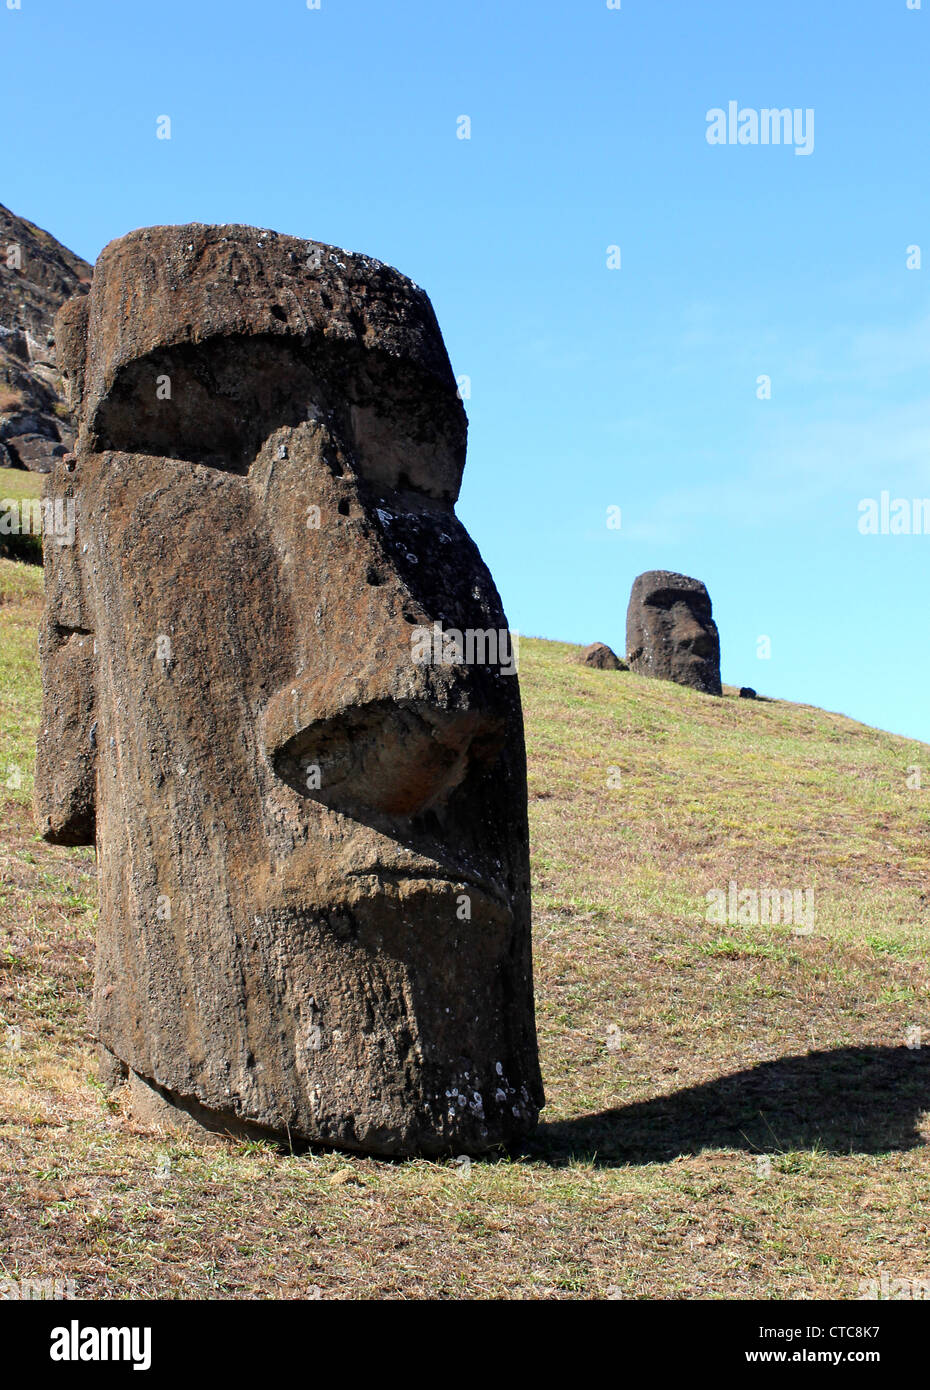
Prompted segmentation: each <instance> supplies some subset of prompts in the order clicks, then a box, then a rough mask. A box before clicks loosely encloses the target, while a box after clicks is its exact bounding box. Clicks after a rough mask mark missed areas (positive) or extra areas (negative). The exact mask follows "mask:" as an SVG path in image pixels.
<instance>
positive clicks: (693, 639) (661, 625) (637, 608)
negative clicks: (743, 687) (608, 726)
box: [626, 570, 723, 695]
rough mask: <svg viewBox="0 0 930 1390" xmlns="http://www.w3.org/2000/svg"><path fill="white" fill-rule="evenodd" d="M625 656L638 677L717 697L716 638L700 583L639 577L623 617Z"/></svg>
mask: <svg viewBox="0 0 930 1390" xmlns="http://www.w3.org/2000/svg"><path fill="white" fill-rule="evenodd" d="M626 654H627V661H628V662H629V663H630V669H631V670H633V671H636V672H637V673H638V674H639V675H641V676H655V677H656V678H657V679H659V680H666V681H675V682H676V683H677V684H678V685H688V686H691V688H692V689H694V690H702V691H704V693H705V694H707V695H720V694H721V693H722V689H723V688H722V686H721V684H720V636H719V634H718V632H717V624H716V623H715V622H714V620H713V617H712V615H711V603H710V595H709V594H708V592H707V589H706V588H705V586H704V585H703V584H702V583H701V581H700V580H699V579H689V578H688V576H687V575H684V574H671V573H670V572H669V571H668V570H648V571H647V572H646V573H645V574H641V575H639V576H638V578H637V579H635V580H634V581H633V589H632V592H631V594H630V605H629V608H628V609H627V615H626Z"/></svg>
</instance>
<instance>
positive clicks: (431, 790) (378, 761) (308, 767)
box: [265, 688, 504, 817]
mask: <svg viewBox="0 0 930 1390" xmlns="http://www.w3.org/2000/svg"><path fill="white" fill-rule="evenodd" d="M299 706H300V692H299V691H298V690H297V689H296V688H292V689H291V690H290V691H282V692H280V693H279V695H278V696H276V697H275V699H274V700H272V702H271V704H270V705H269V707H268V711H267V713H266V718H265V730H266V747H267V749H268V752H269V755H270V757H271V761H272V764H273V766H274V768H275V770H276V772H277V773H278V775H279V776H281V777H282V778H283V779H284V780H285V781H286V782H288V783H289V785H290V786H292V787H294V788H295V789H296V790H299V791H301V792H303V793H304V794H305V795H307V796H311V797H313V798H314V799H315V800H317V801H320V802H322V803H323V804H324V805H325V806H329V807H330V808H331V809H332V810H335V811H341V812H343V813H344V814H347V815H354V816H356V817H364V815H365V813H366V812H377V813H379V814H380V815H384V816H390V817H409V816H415V815H419V814H420V813H422V812H424V811H428V810H432V809H435V808H436V807H438V806H441V805H442V804H443V803H444V802H445V801H446V800H447V799H448V797H449V795H450V794H451V792H452V791H453V790H454V789H455V788H456V787H457V786H458V785H459V784H460V783H461V782H462V781H463V780H464V779H465V777H466V776H467V775H468V773H469V771H470V769H471V768H472V767H474V766H476V765H479V764H480V765H487V764H488V763H489V762H491V761H493V760H494V758H495V757H496V756H497V754H498V753H499V751H500V749H501V747H502V744H503V735H504V729H503V722H502V721H501V720H497V719H494V718H492V717H490V716H489V715H487V714H486V713H484V712H483V711H481V710H478V709H470V708H468V707H467V706H466V707H462V708H453V709H450V708H443V707H442V706H439V705H437V704H435V703H433V702H431V701H430V700H428V699H415V698H406V699H401V700H390V699H386V700H376V701H369V702H367V703H365V704H361V705H356V706H350V707H347V708H345V709H343V710H340V711H339V712H338V713H336V714H333V715H330V716H329V717H326V718H321V719H316V720H312V721H311V722H309V723H304V722H303V720H302V719H301V716H300V713H299ZM295 722H296V723H297V725H298V726H299V727H298V728H297V731H296V732H295V731H294V724H295Z"/></svg>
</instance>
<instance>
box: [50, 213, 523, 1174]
mask: <svg viewBox="0 0 930 1390" xmlns="http://www.w3.org/2000/svg"><path fill="white" fill-rule="evenodd" d="M56 334H57V343H58V353H59V363H60V365H61V367H62V368H63V371H64V373H65V376H66V379H67V382H68V386H69V390H70V393H71V400H72V405H73V407H74V410H75V414H76V417H77V426H78V438H77V443H76V447H75V455H74V457H73V458H70V457H69V458H66V459H65V460H63V461H61V462H59V463H58V464H57V466H56V468H55V471H54V474H53V475H52V478H51V480H50V495H51V497H52V498H54V499H58V500H60V501H61V503H62V505H64V506H67V507H73V515H74V521H75V526H74V535H73V540H74V543H73V544H71V545H69V544H67V543H60V542H59V541H58V540H56V538H54V537H52V536H50V537H49V538H48V539H47V541H46V564H47V578H46V612H45V618H44V623H43V628H42V633H41V643H40V648H41V662H42V678H43V689H44V702H43V715H42V728H41V734H40V738H39V747H38V766H37V778H36V786H37V794H36V795H37V811H38V815H39V818H40V822H41V828H42V833H43V834H44V836H45V837H46V838H47V839H48V840H51V841H53V842H57V843H60V844H93V843H95V842H96V845H97V848H98V862H99V882H100V920H99V929H98V939H97V966H96V980H95V989H94V1014H95V1024H96V1031H97V1036H98V1038H99V1040H100V1042H101V1044H102V1045H103V1048H104V1049H105V1053H104V1055H105V1057H106V1058H107V1059H109V1062H110V1064H111V1066H112V1068H113V1069H114V1070H116V1071H119V1072H121V1073H122V1074H126V1075H128V1077H129V1080H130V1083H131V1085H132V1087H133V1094H134V1097H135V1104H136V1105H137V1106H138V1107H139V1108H140V1110H141V1111H143V1112H146V1111H147V1112H148V1113H149V1114H151V1115H154V1116H155V1117H157V1118H160V1119H162V1120H168V1119H170V1120H172V1121H176V1122H178V1123H181V1124H182V1125H184V1126H188V1127H190V1126H195V1127H201V1128H206V1129H209V1130H215V1131H220V1132H229V1133H235V1134H255V1135H262V1134H265V1135H269V1136H276V1137H280V1138H282V1139H288V1138H289V1139H290V1141H291V1142H294V1141H300V1140H304V1141H312V1142H319V1143H323V1144H327V1145H333V1146H337V1147H345V1148H349V1149H358V1150H363V1151H369V1152H374V1153H384V1154H414V1153H423V1154H439V1153H446V1152H453V1153H458V1152H463V1151H465V1152H468V1151H471V1152H476V1151H480V1150H482V1149H487V1148H488V1147H490V1146H492V1145H495V1144H498V1143H502V1142H508V1141H512V1140H515V1139H518V1138H519V1137H520V1136H522V1135H525V1134H526V1133H527V1132H528V1131H529V1130H531V1129H532V1127H533V1125H534V1124H535V1122H536V1119H537V1114H538V1110H539V1107H540V1106H541V1104H542V1102H543V1096H542V1089H541V1084H540V1077H539V1068H538V1062H537V1048H536V1033H535V1026H534V1017H533V990H532V967H531V954H530V883H529V850H528V835H527V817H526V762H525V753H524V744H523V725H522V715H521V709H520V695H519V690H518V684H517V680H516V678H515V677H514V674H513V670H514V668H513V663H512V660H511V654H510V652H509V649H507V650H505V649H506V648H507V642H506V636H507V634H506V626H507V625H506V620H505V618H504V614H503V612H502V609H501V604H500V600H499V598H498V595H497V592H496V590H495V588H494V584H493V582H492V580H491V577H490V575H489V573H488V571H487V569H486V568H485V566H484V564H483V563H482V561H481V558H480V556H479V554H478V552H477V550H476V548H475V546H474V544H473V543H472V541H471V540H470V538H469V537H468V535H467V534H466V532H465V530H464V529H463V527H462V525H461V524H460V522H459V521H458V520H457V518H456V516H455V512H454V509H453V504H454V502H455V499H456V496H457V494H458V489H459V483H460V479H461V474H462V468H463V465H464V461H465V437H466V421H465V415H464V410H463V407H462V403H461V401H460V400H459V398H458V394H457V391H456V383H455V379H454V377H453V374H452V370H451V367H450V364H449V360H448V357H447V355H446V351H445V347H444V345H443V341H442V337H441V334H440V331H439V328H438V325H437V323H436V319H435V316H434V314H433V311H432V308H431V306H430V303H429V300H428V299H427V297H426V295H425V294H424V292H423V291H422V290H420V289H419V288H417V286H415V285H414V284H413V283H412V282H411V281H410V280H408V279H406V278H405V277H404V276H402V275H400V274H398V272H396V271H394V270H392V269H390V268H389V267H387V266H385V265H382V264H380V263H379V262H377V261H372V260H368V259H366V258H364V257H362V256H357V255H352V254H349V253H347V252H344V251H337V250H335V249H333V248H331V247H321V246H319V245H316V244H314V243H307V242H304V241H301V240H297V239H295V238H291V237H284V236H278V235H276V234H275V233H273V232H265V231H258V230H256V229H254V228H250V227H238V226H227V227H207V226H200V225H194V226H187V227H151V228H147V229H144V230H141V231H137V232H133V233H131V234H130V235H128V236H125V237H123V238H121V239H120V240H118V241H115V242H112V243H111V244H110V245H109V246H107V247H106V249H105V250H104V251H103V253H102V254H101V256H100V259H99V261H98V263H97V267H96V270H95V273H94V279H93V286H92V289H91V291H90V294H89V295H88V296H87V297H86V298H84V299H81V300H78V301H71V302H70V303H69V304H68V305H66V306H65V307H64V309H63V310H62V311H61V314H60V315H59V319H58V323H57V326H56ZM450 632H451V633H453V634H454V633H459V634H464V636H462V637H461V638H460V639H458V638H456V639H454V640H453V641H452V642H451V644H450V643H448V642H447V641H446V636H447V635H448V634H449V633H450ZM424 634H427V635H428V636H431V637H432V638H433V639H434V646H433V659H431V660H430V659H427V658H425V657H424V647H423V637H424ZM489 635H490V639H493V638H499V639H500V642H499V647H495V643H494V641H493V640H489ZM450 653H451V654H450ZM469 657H471V659H469Z"/></svg>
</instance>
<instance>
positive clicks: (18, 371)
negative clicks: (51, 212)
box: [0, 204, 92, 472]
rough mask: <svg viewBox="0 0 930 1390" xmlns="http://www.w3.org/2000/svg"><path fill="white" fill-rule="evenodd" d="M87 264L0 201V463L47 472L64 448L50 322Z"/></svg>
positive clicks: (64, 417) (82, 284)
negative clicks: (52, 460) (52, 461)
mask: <svg viewBox="0 0 930 1390" xmlns="http://www.w3.org/2000/svg"><path fill="white" fill-rule="evenodd" d="M91 274H92V268H91V266H89V265H88V264H87V262H86V261H82V260H81V258H80V256H75V255H74V253H73V252H72V251H69V250H68V249H67V247H65V246H62V245H61V243H60V242H58V241H56V240H55V238H54V237H53V236H50V235H49V233H48V232H44V231H43V230H42V229H41V227H36V226H34V225H33V223H31V222H27V221H26V220H25V218H22V217H16V216H15V214H13V213H12V212H10V210H9V209H8V208H5V207H3V206H2V204H0V467H14V468H30V469H34V470H36V471H38V472H47V471H48V468H49V467H50V464H51V459H52V458H53V456H54V455H55V454H56V453H64V452H65V451H66V449H67V448H70V445H71V432H70V426H69V419H68V409H67V406H66V404H65V401H64V398H63V396H62V394H61V389H60V383H59V378H58V373H57V372H56V370H55V351H54V342H53V340H52V324H53V320H54V318H55V314H56V313H57V312H58V310H59V309H60V307H61V305H62V304H64V302H65V300H66V299H70V298H71V296H72V295H73V294H78V293H80V292H81V291H82V290H86V289H87V287H88V285H89V284H90V277H91Z"/></svg>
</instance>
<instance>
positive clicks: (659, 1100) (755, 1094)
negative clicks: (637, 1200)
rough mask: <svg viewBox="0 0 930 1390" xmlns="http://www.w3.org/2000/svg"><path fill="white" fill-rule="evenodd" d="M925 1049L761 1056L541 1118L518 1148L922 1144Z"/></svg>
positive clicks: (648, 1155)
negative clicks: (618, 1101)
mask: <svg viewBox="0 0 930 1390" xmlns="http://www.w3.org/2000/svg"><path fill="white" fill-rule="evenodd" d="M927 1111H930V1048H923V1049H921V1048H916V1047H915V1048H913V1049H911V1048H907V1047H843V1048H837V1049H835V1050H834V1051H830V1052H811V1053H808V1054H807V1055H806V1056H803V1057H782V1058H779V1059H778V1060H777V1061H774V1062H761V1063H760V1064H759V1065H758V1066H755V1067H750V1068H748V1069H747V1070H746V1071H740V1072H734V1073H732V1074H731V1075H729V1076H722V1077H719V1078H718V1079H716V1080H715V1081H707V1082H705V1083H704V1084H703V1085H700V1086H689V1087H688V1088H687V1089H686V1090H682V1091H673V1092H672V1093H671V1094H670V1095H664V1096H657V1097H656V1098H655V1099H653V1100H646V1101H637V1102H633V1103H631V1104H629V1105H620V1106H617V1107H616V1108H615V1109H612V1110H602V1111H600V1112H599V1113H597V1114H594V1115H579V1116H578V1117H577V1118H575V1119H571V1120H557V1121H549V1122H547V1121H546V1120H545V1119H543V1121H542V1122H541V1123H540V1125H539V1128H538V1129H537V1131H536V1133H535V1134H534V1135H533V1137H532V1139H530V1140H529V1141H528V1143H526V1144H525V1145H524V1146H522V1148H521V1154H522V1156H524V1157H526V1158H530V1159H535V1160H537V1161H539V1160H541V1161H542V1162H544V1163H549V1164H551V1165H552V1166H554V1167H560V1166H563V1165H565V1164H567V1163H570V1162H572V1161H579V1160H580V1161H588V1162H593V1163H594V1164H596V1165H597V1166H599V1167H617V1166H621V1165H624V1164H640V1163H664V1162H668V1161H669V1160H670V1159H673V1158H677V1157H679V1156H684V1155H694V1154H698V1153H700V1152H701V1151H702V1150H704V1149H742V1150H744V1151H745V1152H747V1153H751V1154H769V1155H774V1154H778V1153H789V1152H796V1151H798V1150H803V1149H819V1150H820V1151H822V1152H826V1153H831V1154H857V1153H858V1154H877V1153H888V1152H894V1151H900V1150H904V1149H912V1148H916V1147H917V1146H919V1145H921V1144H923V1143H924V1142H925V1140H924V1139H923V1138H922V1137H921V1134H920V1131H919V1128H918V1126H919V1125H920V1122H921V1118H922V1116H924V1115H925V1113H926V1112H927Z"/></svg>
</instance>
